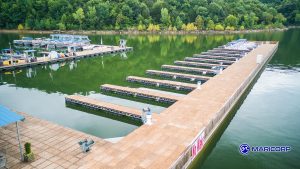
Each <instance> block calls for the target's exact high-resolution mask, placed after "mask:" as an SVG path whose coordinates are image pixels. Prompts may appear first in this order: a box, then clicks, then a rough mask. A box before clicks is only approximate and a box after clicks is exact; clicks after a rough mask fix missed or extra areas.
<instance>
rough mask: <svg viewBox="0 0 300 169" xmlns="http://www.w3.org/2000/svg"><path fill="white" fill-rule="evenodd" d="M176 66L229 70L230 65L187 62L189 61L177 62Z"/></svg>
mask: <svg viewBox="0 0 300 169" xmlns="http://www.w3.org/2000/svg"><path fill="white" fill-rule="evenodd" d="M174 64H175V65H181V66H192V67H206V68H212V67H222V68H224V69H225V68H227V67H228V65H223V64H214V63H200V62H198V63H197V62H187V61H175V62H174Z"/></svg>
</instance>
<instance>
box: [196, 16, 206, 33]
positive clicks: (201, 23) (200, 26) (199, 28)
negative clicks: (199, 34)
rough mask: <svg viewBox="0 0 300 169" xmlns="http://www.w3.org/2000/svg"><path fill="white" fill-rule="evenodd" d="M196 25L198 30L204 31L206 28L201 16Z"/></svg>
mask: <svg viewBox="0 0 300 169" xmlns="http://www.w3.org/2000/svg"><path fill="white" fill-rule="evenodd" d="M195 25H196V26H197V29H198V30H202V29H203V26H204V20H203V18H202V17H201V16H199V15H198V16H197V17H196V20H195Z"/></svg>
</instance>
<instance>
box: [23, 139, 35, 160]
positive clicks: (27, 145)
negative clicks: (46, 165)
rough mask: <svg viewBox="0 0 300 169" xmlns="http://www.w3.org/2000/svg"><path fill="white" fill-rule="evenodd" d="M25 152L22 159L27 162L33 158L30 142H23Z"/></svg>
mask: <svg viewBox="0 0 300 169" xmlns="http://www.w3.org/2000/svg"><path fill="white" fill-rule="evenodd" d="M24 147H25V153H24V154H23V157H24V161H25V162H29V161H33V160H34V154H33V153H32V151H31V144H30V143H25V144H24Z"/></svg>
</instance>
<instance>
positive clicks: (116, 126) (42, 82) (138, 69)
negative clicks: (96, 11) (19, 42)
mask: <svg viewBox="0 0 300 169" xmlns="http://www.w3.org/2000/svg"><path fill="white" fill-rule="evenodd" d="M22 36H32V37H41V36H48V35H38V34H36V35H27V34H25V35H23V34H22V35H19V34H0V48H7V47H9V45H8V42H12V40H14V39H19V38H21V37H22ZM89 37H90V39H91V40H92V42H93V43H100V41H101V40H100V39H101V36H99V35H94V36H92V35H91V36H89ZM102 37H103V42H104V44H115V45H117V44H118V41H119V39H120V38H125V39H127V43H128V44H127V45H128V46H132V47H133V48H134V49H133V51H132V52H128V53H126V54H116V55H106V56H103V57H95V58H87V59H81V60H80V61H76V62H69V63H64V64H59V65H50V66H49V65H48V66H40V67H34V68H32V69H23V70H20V71H14V72H7V73H2V74H0V75H1V76H0V83H1V85H0V104H2V105H5V106H7V107H9V108H11V109H13V110H15V111H20V112H26V113H28V114H31V115H33V116H35V117H39V118H41V119H46V120H49V121H52V122H54V123H58V124H61V125H64V126H67V127H70V128H73V129H76V130H79V131H83V132H85V133H88V134H92V135H95V136H98V137H101V138H111V137H122V136H125V135H127V134H128V133H130V132H132V131H133V130H135V129H136V128H138V124H137V123H135V122H132V121H131V120H122V119H118V118H115V117H110V116H108V115H106V114H105V113H103V112H94V111H88V110H85V109H84V110H82V109H80V108H78V107H72V106H71V107H66V105H65V101H64V96H65V95H71V94H83V95H88V96H89V97H93V98H96V99H101V100H104V101H108V102H111V103H116V104H121V105H125V106H129V107H134V108H138V109H142V108H144V107H148V106H149V107H150V108H151V109H152V110H153V111H154V112H157V113H160V112H161V111H163V110H164V109H165V107H162V105H150V104H149V103H147V102H145V103H142V102H137V100H135V101H134V100H126V99H122V98H118V97H116V96H107V95H104V94H101V93H100V89H99V86H100V85H101V84H106V83H108V84H114V85H122V86H135V87H143V86H138V85H131V84H130V83H128V82H126V81H125V79H126V76H128V75H135V76H145V71H146V70H147V69H156V70H159V69H160V66H161V65H162V64H172V63H173V62H174V61H175V60H182V59H183V58H184V57H186V56H192V54H195V53H200V52H202V51H206V50H208V49H212V48H213V47H216V46H219V45H222V44H225V43H226V42H228V41H231V40H234V39H237V38H246V39H248V40H277V41H279V42H280V44H279V49H278V51H277V53H276V54H275V56H274V57H273V58H272V60H271V61H270V63H269V64H268V65H267V68H266V70H265V71H264V72H263V73H262V75H261V77H260V78H259V79H258V80H257V82H256V83H255V84H254V86H253V88H251V89H250V91H249V94H248V95H247V97H245V100H243V102H241V106H240V107H238V108H236V111H233V112H232V114H231V118H229V119H228V120H227V122H226V124H224V125H223V127H222V128H221V130H220V132H219V134H217V135H216V136H215V139H214V140H213V141H212V142H211V144H209V146H208V147H207V148H206V151H205V152H204V155H203V156H201V159H200V160H199V159H197V160H196V162H195V164H193V167H192V168H205V169H208V168H278V169H279V168H300V163H299V161H300V151H299V149H300V133H299V132H298V130H299V129H300V104H299V103H300V101H299V100H300V99H299V98H300V71H299V70H300V30H299V29H292V30H288V31H285V32H268V33H250V34H236V35H177V36H176V35H130V36H127V35H123V36H120V35H105V36H102ZM241 143H248V144H250V145H290V146H292V151H290V152H288V153H253V154H250V155H248V156H243V155H240V153H239V151H238V147H239V145H240V144H241Z"/></svg>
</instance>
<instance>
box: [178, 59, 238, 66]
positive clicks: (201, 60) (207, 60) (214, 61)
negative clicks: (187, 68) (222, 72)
mask: <svg viewBox="0 0 300 169" xmlns="http://www.w3.org/2000/svg"><path fill="white" fill-rule="evenodd" d="M184 60H185V61H190V62H205V63H206V62H208V63H218V64H227V65H231V64H233V63H234V62H236V61H231V60H221V59H208V58H205V59H203V58H194V57H186V58H185V59H184Z"/></svg>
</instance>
